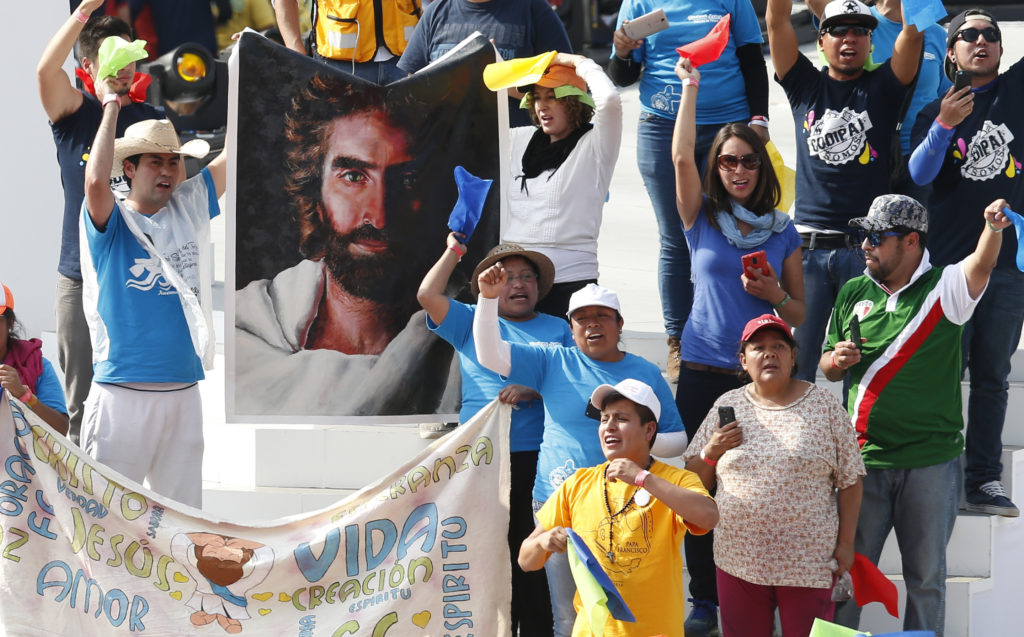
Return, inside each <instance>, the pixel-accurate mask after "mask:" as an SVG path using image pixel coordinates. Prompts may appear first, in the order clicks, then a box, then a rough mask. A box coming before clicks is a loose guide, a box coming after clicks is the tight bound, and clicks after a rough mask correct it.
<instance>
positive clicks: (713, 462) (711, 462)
mask: <svg viewBox="0 0 1024 637" xmlns="http://www.w3.org/2000/svg"><path fill="white" fill-rule="evenodd" d="M700 459H701V460H703V461H704V462H705V463H706V464H707V465H708V466H711V467H713V466H715V465H716V464H718V461H717V460H712V459H711V458H708V456H707V454H705V453H704V450H703V449H701V450H700Z"/></svg>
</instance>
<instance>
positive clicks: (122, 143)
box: [110, 119, 210, 177]
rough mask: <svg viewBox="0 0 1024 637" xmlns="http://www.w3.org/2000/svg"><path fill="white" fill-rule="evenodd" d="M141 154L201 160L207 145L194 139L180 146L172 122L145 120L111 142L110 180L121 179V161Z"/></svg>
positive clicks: (133, 125)
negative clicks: (112, 153)
mask: <svg viewBox="0 0 1024 637" xmlns="http://www.w3.org/2000/svg"><path fill="white" fill-rule="evenodd" d="M143 153H173V154H176V155H188V156H189V157H194V158H196V159H202V158H203V157H206V156H207V155H209V154H210V144H209V143H208V142H207V141H206V140H203V139H193V140H190V141H188V142H186V143H185V144H184V145H182V143H181V140H179V139H178V133H176V132H175V130H174V124H172V123H171V120H169V119H145V120H142V121H141V122H136V123H134V124H132V125H131V126H129V127H128V128H126V129H125V131H124V136H123V137H119V138H117V139H115V140H114V165H113V166H112V167H111V170H110V176H111V177H120V176H121V175H122V174H123V170H122V166H123V165H124V160H125V159H127V158H129V157H131V156H133V155H142V154H143Z"/></svg>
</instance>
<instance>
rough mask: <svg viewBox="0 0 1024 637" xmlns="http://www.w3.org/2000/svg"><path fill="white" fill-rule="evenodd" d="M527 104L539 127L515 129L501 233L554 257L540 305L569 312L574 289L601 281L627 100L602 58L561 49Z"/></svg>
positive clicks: (554, 312)
mask: <svg viewBox="0 0 1024 637" xmlns="http://www.w3.org/2000/svg"><path fill="white" fill-rule="evenodd" d="M548 55H550V54H548ZM588 87H589V89H590V91H591V93H592V95H588V94H587V88H588ZM522 107H523V108H524V109H527V110H528V111H529V113H530V119H531V120H532V121H533V123H534V126H522V127H518V128H513V129H512V130H511V131H510V135H511V151H510V163H509V167H510V171H511V172H510V177H511V178H510V179H509V181H508V190H507V191H506V196H507V198H508V220H507V223H505V224H504V227H503V230H502V237H501V239H502V241H510V242H514V243H518V244H519V245H521V246H523V247H524V248H528V249H530V250H535V251H537V252H540V253H542V254H544V255H545V256H547V257H548V258H549V259H551V262H552V263H553V264H554V266H555V273H556V274H555V284H554V286H553V288H552V290H551V292H550V293H549V294H548V295H547V296H546V297H545V298H544V300H543V301H542V302H541V303H540V304H539V305H538V306H537V310H538V311H540V312H545V313H547V314H552V315H554V316H564V315H565V308H566V307H568V304H569V297H570V296H571V295H572V293H573V292H575V291H576V290H578V289H580V288H581V287H583V286H584V285H586V284H587V283H596V282H597V276H598V266H597V236H598V233H599V232H600V230H601V213H602V210H603V209H604V202H605V199H606V198H607V196H608V185H609V183H611V179H612V173H613V172H614V170H615V162H616V160H617V159H618V156H619V144H620V143H621V141H622V103H621V101H620V99H619V93H618V91H616V90H615V87H614V86H613V85H612V82H611V80H609V79H608V76H607V75H605V74H604V71H603V70H601V67H600V66H598V65H597V63H596V62H594V61H593V60H591V59H589V58H586V57H583V56H582V55H569V54H566V53H556V54H554V56H553V58H552V59H551V61H550V63H549V66H548V67H547V69H546V70H545V72H544V74H543V76H542V77H541V78H540V79H539V80H537V81H536V82H535V83H534V84H532V85H530V86H529V87H528V88H527V89H526V91H525V96H524V97H523V100H522Z"/></svg>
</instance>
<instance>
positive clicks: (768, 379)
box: [683, 314, 864, 637]
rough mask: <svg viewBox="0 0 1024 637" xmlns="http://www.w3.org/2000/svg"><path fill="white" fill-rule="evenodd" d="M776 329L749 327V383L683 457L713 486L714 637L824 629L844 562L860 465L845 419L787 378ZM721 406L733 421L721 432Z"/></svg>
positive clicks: (790, 363)
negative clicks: (717, 628)
mask: <svg viewBox="0 0 1024 637" xmlns="http://www.w3.org/2000/svg"><path fill="white" fill-rule="evenodd" d="M795 346H796V343H795V341H794V340H793V335H792V332H791V330H790V328H789V325H787V324H786V322H785V321H783V320H782V319H780V318H779V317H777V316H775V315H774V314H764V315H762V316H759V317H757V318H755V319H752V320H751V321H750V322H748V323H747V325H746V327H745V328H744V330H743V337H742V341H741V343H740V353H739V360H740V365H741V366H742V368H743V371H744V373H746V374H747V375H749V376H750V379H751V381H752V382H751V383H749V384H747V385H745V386H743V387H741V388H739V389H735V390H733V391H730V392H727V393H726V394H724V395H722V397H721V398H719V399H718V400H717V401H716V402H715V408H714V409H712V410H711V412H710V413H709V414H708V416H707V418H705V419H704V423H703V424H702V425H701V427H700V430H699V431H698V432H697V435H696V436H694V438H693V441H692V442H691V443H690V446H689V448H688V449H687V450H686V453H685V454H684V455H683V458H684V460H686V468H687V469H689V470H691V471H694V472H696V473H697V474H698V475H699V476H700V477H701V480H702V481H703V482H704V486H705V487H707V488H708V489H711V488H712V487H713V486H715V484H716V482H717V485H718V493H717V495H716V498H715V499H716V500H717V502H718V507H719V511H720V516H721V519H720V521H719V523H718V526H717V527H716V528H715V548H714V552H715V565H716V566H717V579H718V596H719V602H720V608H721V613H722V637H762V636H763V637H770V635H771V634H772V627H773V624H774V619H775V608H776V607H777V608H778V609H779V615H780V617H781V620H782V634H784V635H786V636H787V637H790V636H800V637H802V636H804V635H807V634H808V633H809V632H810V630H811V624H812V623H813V622H814V618H815V617H821V618H822V619H825V620H830V619H832V613H833V610H834V603H833V602H832V598H831V588H832V585H833V582H834V578H835V577H837V576H839V575H841V574H842V573H843V572H844V571H846V570H847V569H849V567H850V565H851V564H852V563H853V539H854V535H855V532H856V528H857V515H858V513H859V511H860V500H861V476H863V475H864V463H863V461H862V460H861V457H860V451H859V449H858V446H857V439H856V435H855V432H854V429H853V425H852V424H851V423H850V419H849V417H848V416H847V414H846V411H845V410H844V409H843V408H842V405H840V403H839V400H838V399H837V398H836V397H835V396H834V395H832V394H831V393H830V392H829V391H828V390H826V389H822V388H820V387H818V386H816V385H813V384H811V383H807V382H804V381H800V380H796V379H794V378H793V377H792V375H793V372H794V371H795V363H796V360H795V355H796V350H795ZM718 407H732V408H733V410H734V411H735V415H736V417H735V419H733V420H732V421H731V422H726V423H725V424H724V425H721V426H720V424H719V414H718V409H717V408H718Z"/></svg>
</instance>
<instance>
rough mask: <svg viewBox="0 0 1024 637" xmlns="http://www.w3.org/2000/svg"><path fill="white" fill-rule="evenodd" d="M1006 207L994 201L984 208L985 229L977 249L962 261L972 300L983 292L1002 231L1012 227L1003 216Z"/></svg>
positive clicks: (1001, 239)
mask: <svg viewBox="0 0 1024 637" xmlns="http://www.w3.org/2000/svg"><path fill="white" fill-rule="evenodd" d="M1006 207H1007V203H1006V200H1005V199H996V200H995V201H993V202H992V203H990V204H989V205H988V206H986V207H985V228H984V229H983V230H982V231H981V237H979V238H978V247H976V248H975V249H974V252H972V253H970V254H969V255H967V258H966V259H964V276H965V277H966V278H967V291H968V293H969V294H970V295H971V298H972V299H977V298H978V297H979V296H981V293H982V292H984V291H985V287H986V286H987V285H988V278H989V276H990V275H991V274H992V270H993V269H994V268H995V267H996V259H998V258H999V249H1000V248H1001V247H1002V245H1003V234H1002V233H1003V230H1005V229H1006V228H1009V227H1010V226H1012V225H1013V223H1012V222H1011V221H1010V219H1009V218H1008V217H1007V216H1006V215H1005V214H1003V208H1006Z"/></svg>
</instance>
